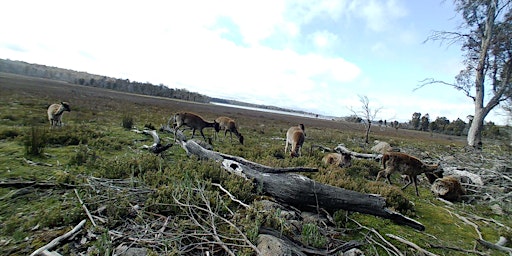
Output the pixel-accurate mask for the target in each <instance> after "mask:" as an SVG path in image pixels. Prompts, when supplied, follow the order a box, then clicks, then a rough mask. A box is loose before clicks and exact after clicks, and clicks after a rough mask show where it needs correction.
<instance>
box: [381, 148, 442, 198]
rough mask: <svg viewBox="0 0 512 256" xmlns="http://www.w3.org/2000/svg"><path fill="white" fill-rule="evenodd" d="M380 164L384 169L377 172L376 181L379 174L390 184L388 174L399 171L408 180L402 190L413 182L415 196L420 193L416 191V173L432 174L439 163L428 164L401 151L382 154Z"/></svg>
mask: <svg viewBox="0 0 512 256" xmlns="http://www.w3.org/2000/svg"><path fill="white" fill-rule="evenodd" d="M382 166H383V167H384V170H382V171H380V172H379V173H378V174H377V179H376V181H378V180H379V178H380V177H381V176H384V177H386V179H387V180H388V182H389V184H391V180H390V179H389V176H390V175H391V174H392V173H394V172H399V173H400V174H402V175H406V176H407V177H408V180H409V181H408V183H407V184H406V185H405V186H404V187H402V190H404V189H405V188H407V187H408V186H409V185H411V183H414V187H415V189H416V195H417V196H419V195H420V194H419V192H418V180H417V177H418V175H420V174H422V173H429V174H432V173H434V171H436V170H437V168H439V164H434V165H428V164H425V163H423V162H422V161H421V160H419V159H418V158H416V157H413V156H410V155H408V154H405V153H401V152H387V153H384V155H383V156H382Z"/></svg>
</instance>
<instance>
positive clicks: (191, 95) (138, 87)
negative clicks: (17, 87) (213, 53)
mask: <svg viewBox="0 0 512 256" xmlns="http://www.w3.org/2000/svg"><path fill="white" fill-rule="evenodd" d="M0 72H5V73H13V74H17V75H24V76H32V77H39V78H47V79H53V80H59V81H64V82H68V83H73V84H79V85H85V86H93V87H99V88H105V89H111V90H117V91H123V92H129V93H137V94H144V95H151V96H160V97H167V98H173V99H181V100H188V101H195V102H203V103H208V102H210V101H211V98H210V97H208V96H206V95H202V94H199V93H196V92H190V91H188V90H186V89H173V88H169V87H167V86H165V85H163V84H160V85H153V84H151V83H140V82H135V81H130V80H129V79H119V78H112V77H106V76H100V75H94V74H89V73H86V72H79V71H74V70H69V69H63V68H57V67H49V66H45V65H39V64H31V63H26V62H22V61H12V60H5V59H0Z"/></svg>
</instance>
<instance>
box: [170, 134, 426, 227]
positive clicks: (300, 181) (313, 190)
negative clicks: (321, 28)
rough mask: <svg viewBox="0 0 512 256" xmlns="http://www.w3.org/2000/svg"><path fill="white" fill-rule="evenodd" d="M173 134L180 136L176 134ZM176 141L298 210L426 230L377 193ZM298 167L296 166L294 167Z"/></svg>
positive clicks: (200, 156)
mask: <svg viewBox="0 0 512 256" xmlns="http://www.w3.org/2000/svg"><path fill="white" fill-rule="evenodd" d="M164 130H165V129H164ZM176 137H177V138H178V137H180V138H182V137H181V135H179V133H178V135H177V136H176ZM179 144H180V145H181V147H182V148H183V149H184V150H185V151H186V152H187V154H188V155H196V156H197V157H199V158H200V159H209V160H214V161H217V162H219V163H221V164H222V166H223V168H224V169H226V170H227V171H229V172H231V173H234V174H236V175H238V176H241V177H244V178H247V179H251V180H253V182H254V183H255V185H256V186H257V187H260V188H261V189H262V191H263V192H264V193H266V194H267V195H270V196H272V197H273V198H275V199H276V200H277V201H279V202H282V203H286V204H288V205H291V206H293V207H296V208H298V209H301V210H305V211H312V212H319V211H320V209H324V210H326V211H328V212H329V213H331V214H332V213H334V212H335V211H337V210H340V209H342V210H346V211H355V212H360V213H364V214H370V215H374V216H378V217H382V218H386V219H390V220H392V221H394V222H395V223H397V224H401V225H407V226H410V227H412V228H415V229H417V230H421V231H423V230H425V226H423V224H421V223H420V222H417V221H415V220H413V219H411V218H408V217H406V216H404V215H402V214H400V213H397V212H393V211H391V210H389V209H387V208H386V202H385V199H384V198H383V197H381V196H379V195H373V194H364V193H360V192H356V191H352V190H347V189H343V188H339V187H335V186H331V185H326V184H323V183H319V182H316V181H314V180H312V179H310V178H307V177H305V176H303V175H299V174H296V173H289V172H285V173H283V172H279V171H276V172H271V171H268V170H271V169H276V168H272V167H268V166H264V165H261V164H257V163H254V162H251V161H248V160H245V159H243V158H241V157H235V156H230V155H226V154H221V153H218V152H215V151H211V150H207V149H204V148H202V147H201V146H199V145H198V144H197V143H196V142H194V141H192V140H188V141H186V140H179ZM277 169H278V168H277ZM300 169H301V168H297V170H300ZM261 170H267V171H266V172H262V171H261Z"/></svg>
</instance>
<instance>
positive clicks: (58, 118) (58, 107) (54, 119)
mask: <svg viewBox="0 0 512 256" xmlns="http://www.w3.org/2000/svg"><path fill="white" fill-rule="evenodd" d="M64 111H67V112H71V108H70V107H69V103H67V102H64V101H63V102H61V103H55V104H52V105H50V106H49V107H48V120H49V121H50V128H52V127H55V126H62V114H64Z"/></svg>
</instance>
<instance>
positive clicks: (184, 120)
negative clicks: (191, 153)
mask: <svg viewBox="0 0 512 256" xmlns="http://www.w3.org/2000/svg"><path fill="white" fill-rule="evenodd" d="M173 126H174V132H176V131H178V130H179V129H180V128H181V127H182V126H187V127H189V128H190V129H192V137H191V138H194V135H195V133H196V130H199V132H201V135H202V136H203V139H204V140H205V141H206V136H204V133H203V129H204V128H205V127H213V128H214V129H215V131H219V123H217V122H216V121H213V122H207V121H205V120H204V119H203V118H202V117H200V116H198V115H196V114H193V113H190V112H179V113H176V114H175V115H174V124H173ZM174 135H175V136H174V137H176V134H174Z"/></svg>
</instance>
